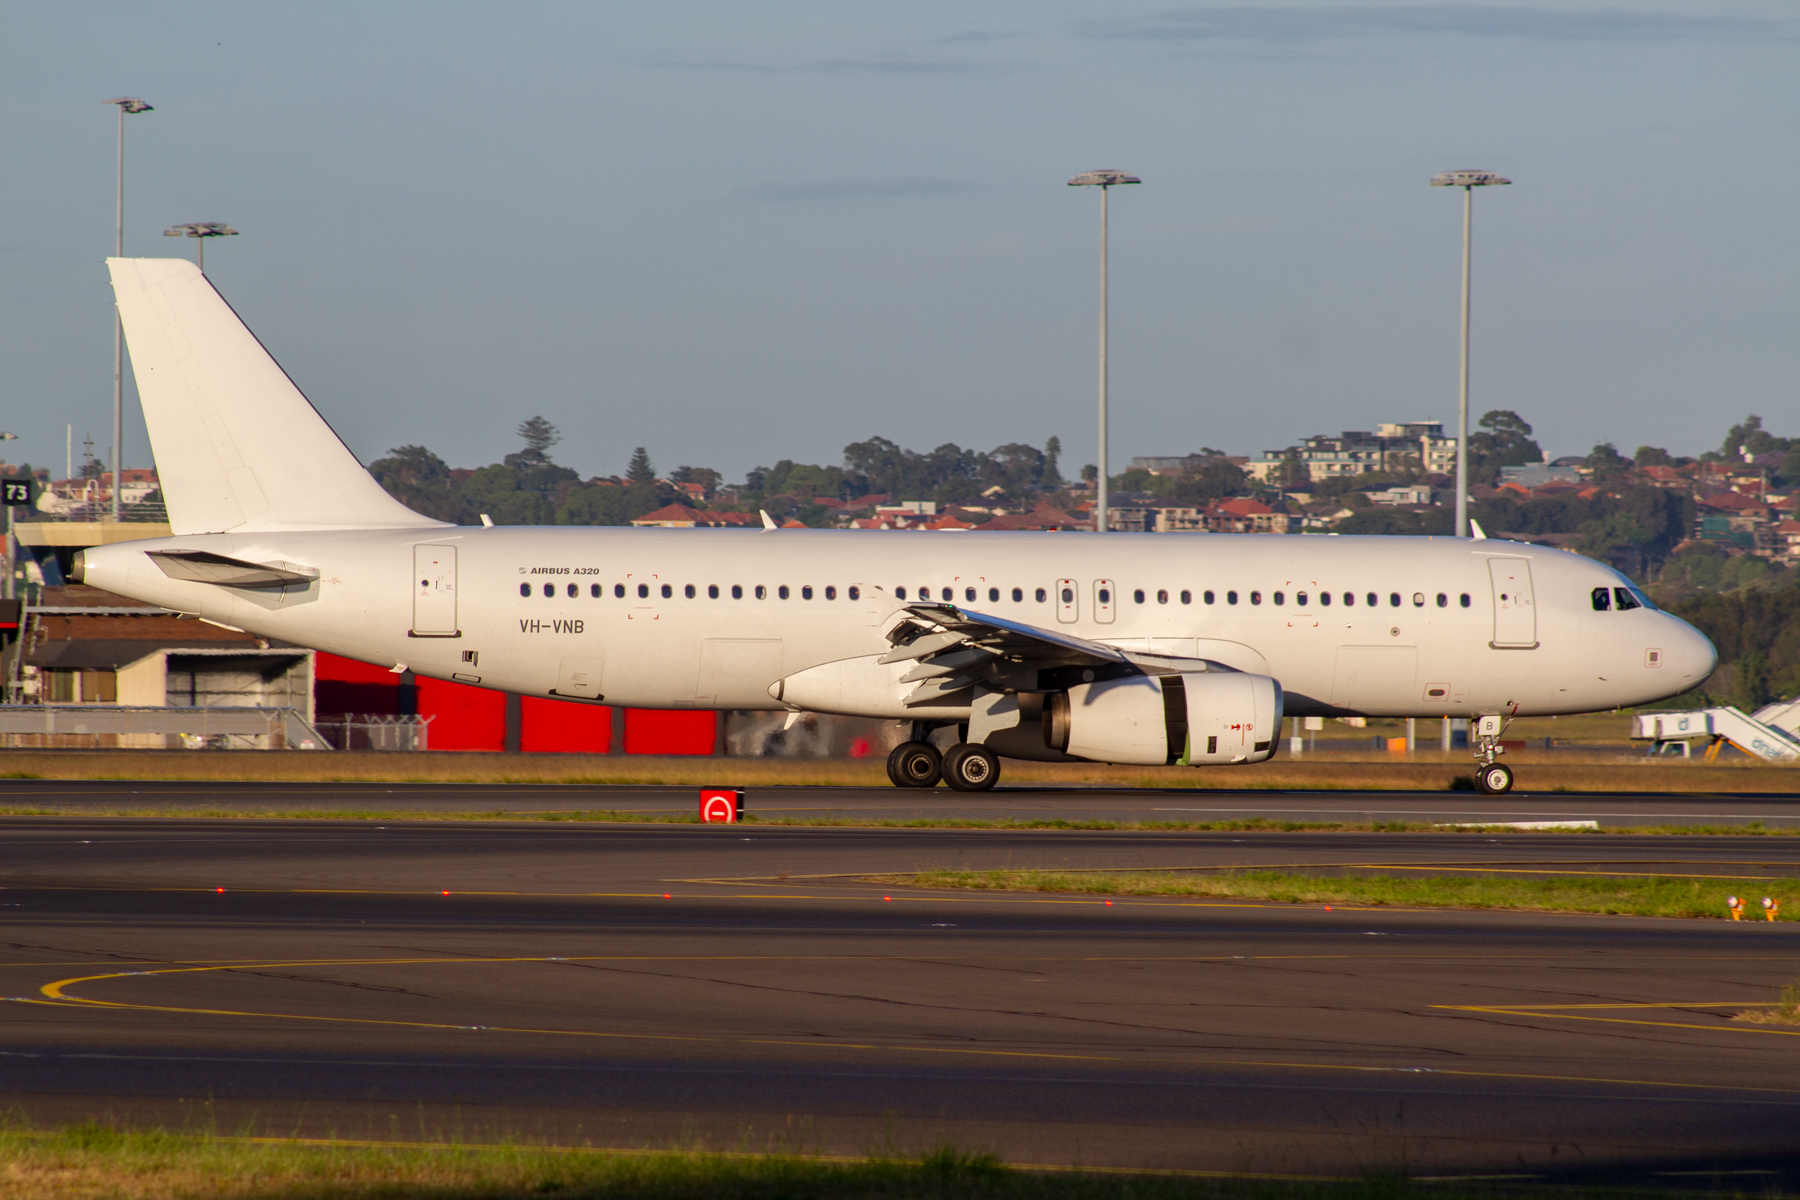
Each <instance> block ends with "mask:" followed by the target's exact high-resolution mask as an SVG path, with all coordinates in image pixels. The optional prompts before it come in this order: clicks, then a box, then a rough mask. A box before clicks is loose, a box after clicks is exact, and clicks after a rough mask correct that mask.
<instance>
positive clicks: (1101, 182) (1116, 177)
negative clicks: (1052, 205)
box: [1069, 170, 1144, 533]
mask: <svg viewBox="0 0 1800 1200" xmlns="http://www.w3.org/2000/svg"><path fill="white" fill-rule="evenodd" d="M1142 182H1144V181H1143V180H1141V179H1139V178H1138V177H1137V176H1136V175H1128V174H1126V173H1125V172H1124V171H1116V170H1105V171H1083V172H1082V173H1081V174H1079V175H1077V176H1076V177H1075V178H1073V179H1071V180H1069V186H1070V187H1097V188H1099V189H1100V456H1099V457H1100V467H1099V477H1098V478H1097V479H1096V480H1095V481H1094V483H1095V488H1096V491H1095V494H1094V532H1096V533H1105V532H1106V528H1107V517H1108V514H1107V507H1106V467H1107V462H1106V459H1107V452H1106V426H1107V417H1106V196H1107V193H1108V192H1110V191H1111V190H1112V189H1113V188H1115V187H1118V186H1119V185H1121V184H1127V183H1142Z"/></svg>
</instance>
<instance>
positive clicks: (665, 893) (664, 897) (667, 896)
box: [663, 892, 675, 900]
mask: <svg viewBox="0 0 1800 1200" xmlns="http://www.w3.org/2000/svg"><path fill="white" fill-rule="evenodd" d="M674 898H675V897H673V896H671V895H669V893H667V892H664V893H663V899H664V900H673V899H674Z"/></svg>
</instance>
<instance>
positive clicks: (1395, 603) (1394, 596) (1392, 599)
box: [1388, 592, 1400, 608]
mask: <svg viewBox="0 0 1800 1200" xmlns="http://www.w3.org/2000/svg"><path fill="white" fill-rule="evenodd" d="M1388 607H1389V608H1399V607H1400V593H1399V592H1389V593H1388Z"/></svg>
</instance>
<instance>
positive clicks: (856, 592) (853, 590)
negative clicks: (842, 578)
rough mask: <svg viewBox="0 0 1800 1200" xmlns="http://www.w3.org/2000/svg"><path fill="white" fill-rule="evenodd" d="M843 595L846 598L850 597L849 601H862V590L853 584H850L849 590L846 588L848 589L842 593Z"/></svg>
mask: <svg viewBox="0 0 1800 1200" xmlns="http://www.w3.org/2000/svg"><path fill="white" fill-rule="evenodd" d="M844 595H846V596H848V597H850V599H852V600H861V599H862V589H861V588H859V587H857V586H856V585H855V584H854V583H853V584H851V585H850V587H849V588H848V589H847V590H846V591H845V592H844Z"/></svg>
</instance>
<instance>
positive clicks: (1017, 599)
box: [1013, 588, 1025, 604]
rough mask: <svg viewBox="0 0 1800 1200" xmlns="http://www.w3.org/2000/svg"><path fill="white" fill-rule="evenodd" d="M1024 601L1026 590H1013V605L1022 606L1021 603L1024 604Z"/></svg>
mask: <svg viewBox="0 0 1800 1200" xmlns="http://www.w3.org/2000/svg"><path fill="white" fill-rule="evenodd" d="M1024 600H1025V589H1024V588H1014V589H1013V603H1014V604H1020V603H1023V602H1024Z"/></svg>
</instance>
